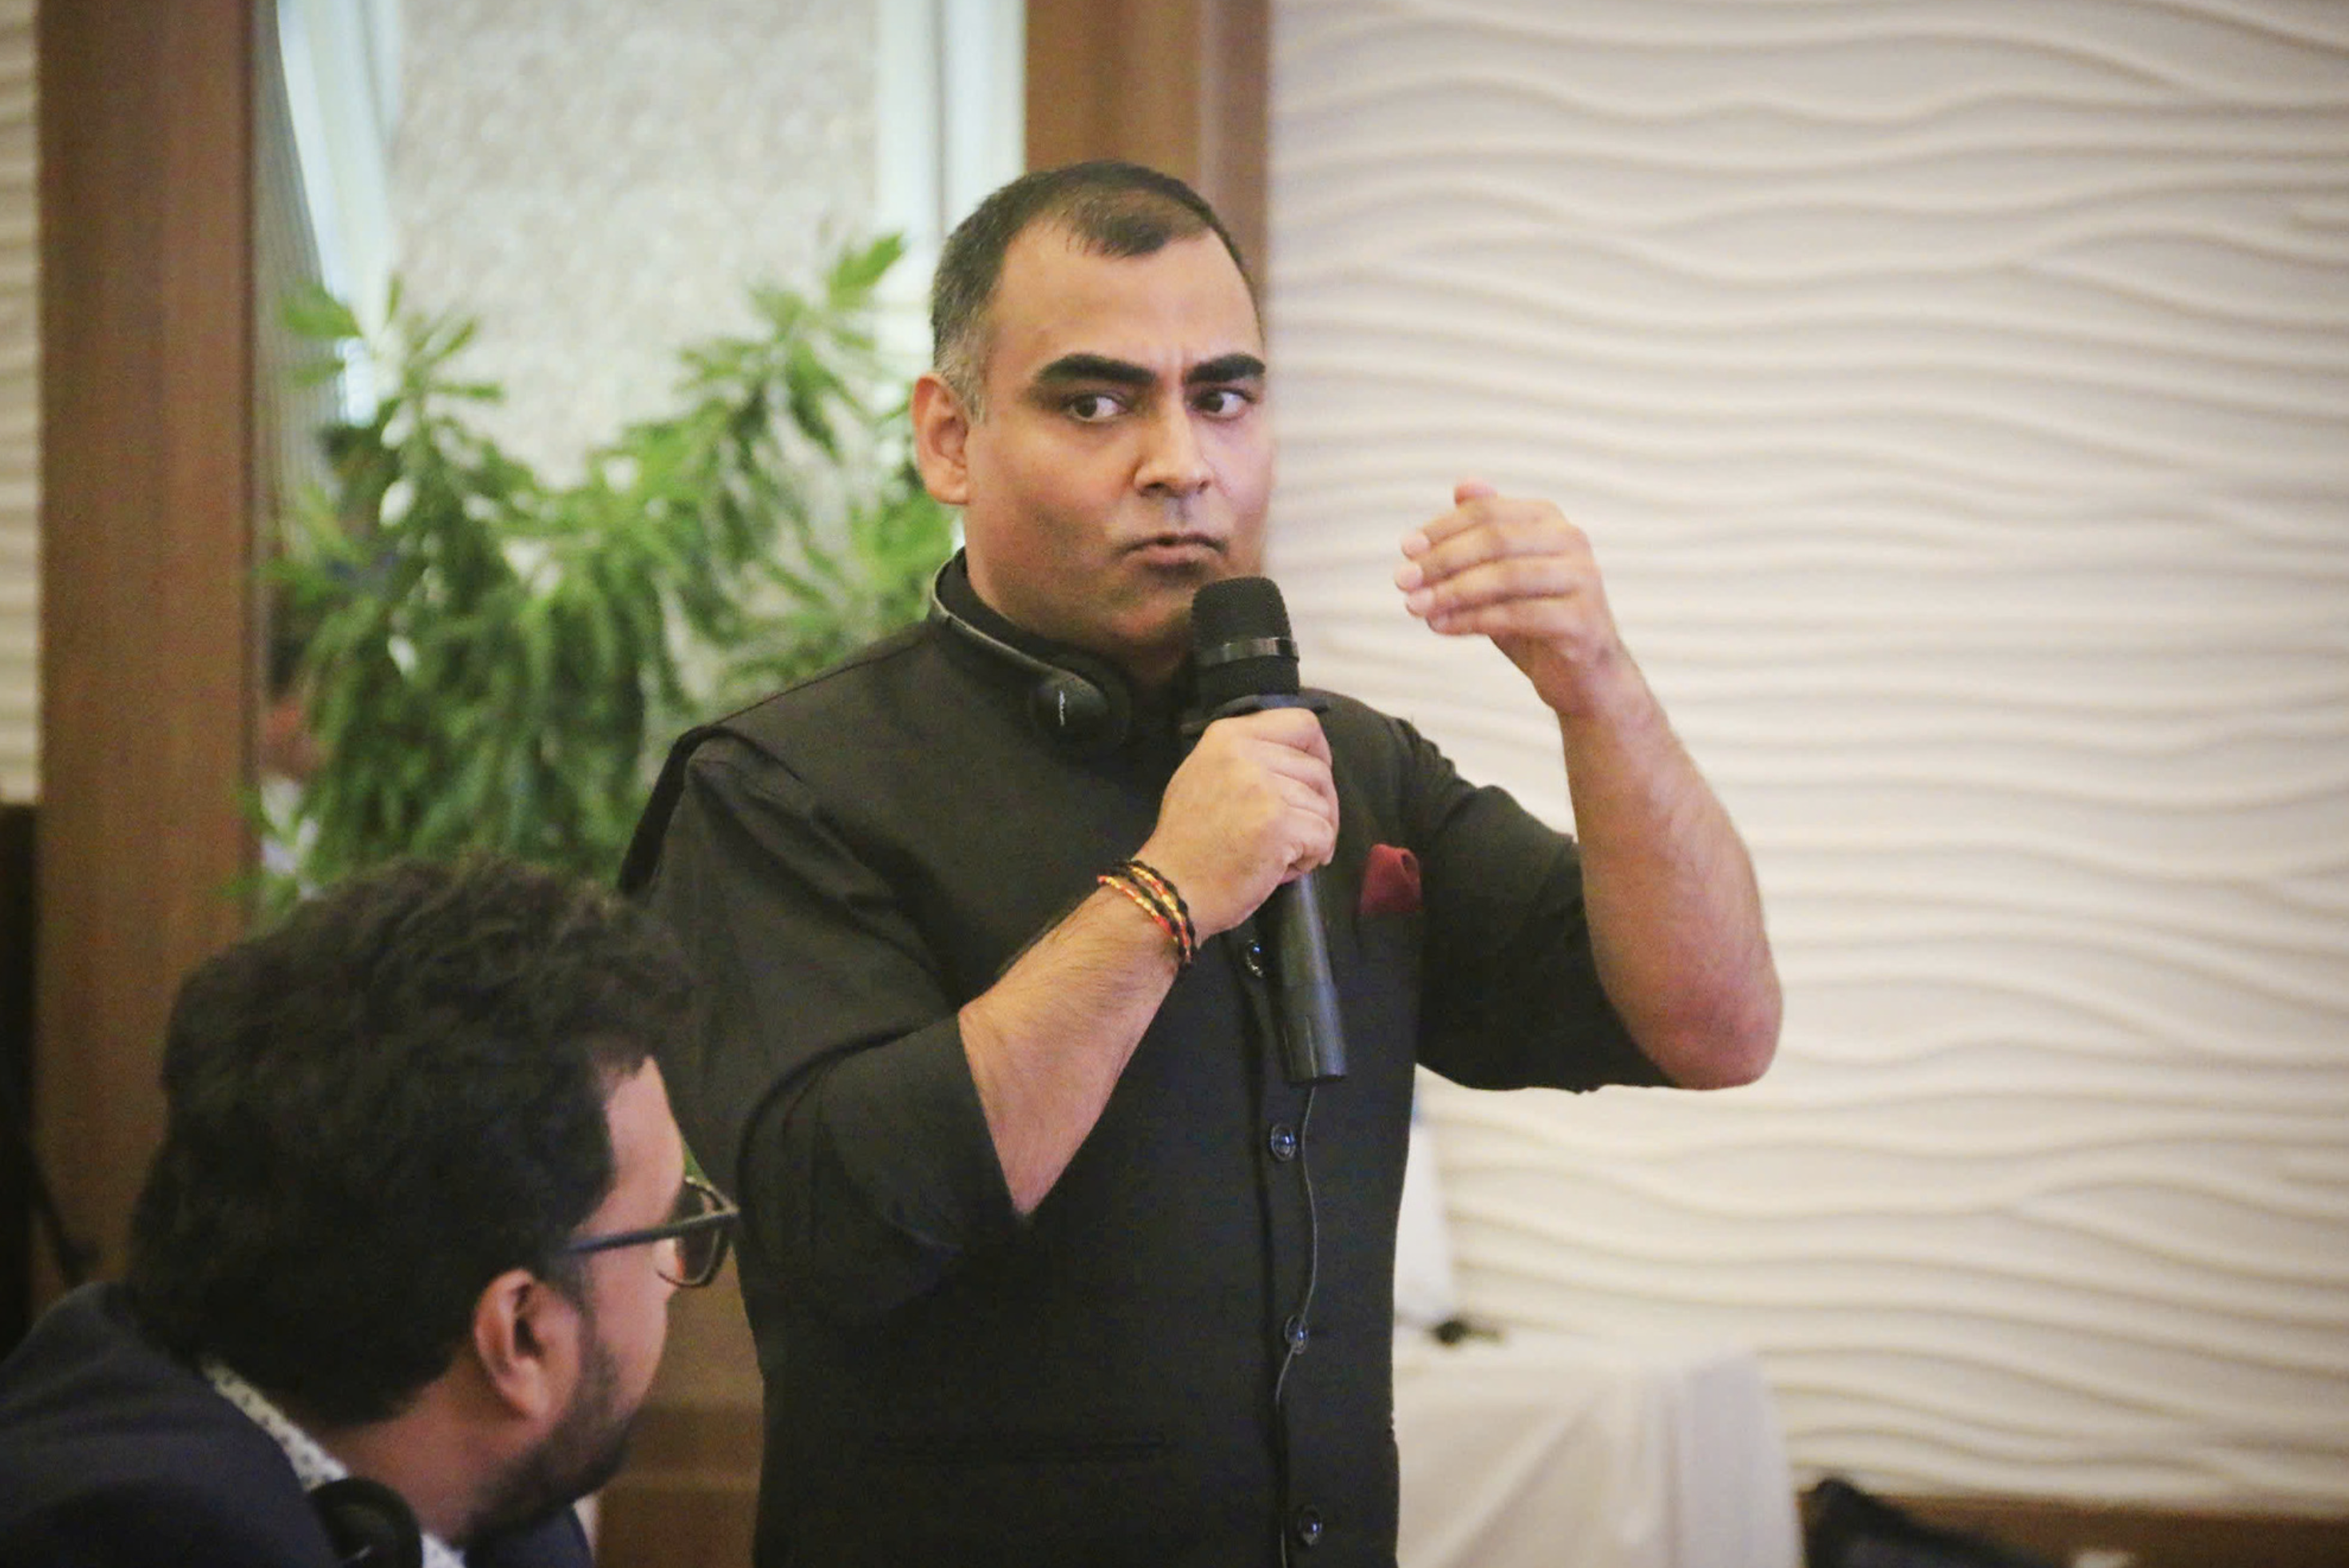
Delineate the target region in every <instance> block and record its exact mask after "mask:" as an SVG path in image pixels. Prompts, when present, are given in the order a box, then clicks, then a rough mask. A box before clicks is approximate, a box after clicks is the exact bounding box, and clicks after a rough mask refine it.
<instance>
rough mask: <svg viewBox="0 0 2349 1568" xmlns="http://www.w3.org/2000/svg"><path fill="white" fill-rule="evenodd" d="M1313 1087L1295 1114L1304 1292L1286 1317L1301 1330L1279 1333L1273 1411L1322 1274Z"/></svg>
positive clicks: (1308, 1325)
mask: <svg viewBox="0 0 2349 1568" xmlns="http://www.w3.org/2000/svg"><path fill="white" fill-rule="evenodd" d="M1315 1087H1316V1086H1315V1085H1312V1084H1308V1085H1306V1086H1305V1109H1304V1110H1303V1111H1302V1112H1301V1113H1299V1116H1298V1118H1297V1174H1298V1175H1299V1177H1301V1178H1302V1179H1303V1180H1304V1182H1305V1295H1304V1298H1303V1299H1302V1300H1300V1301H1299V1302H1298V1304H1297V1312H1296V1315H1294V1316H1292V1317H1291V1318H1290V1319H1289V1320H1288V1321H1289V1323H1291V1324H1294V1325H1296V1326H1297V1327H1298V1328H1299V1330H1301V1331H1302V1332H1300V1333H1299V1334H1298V1335H1297V1336H1295V1337H1294V1338H1291V1337H1290V1336H1288V1334H1286V1333H1284V1334H1283V1335H1282V1336H1281V1338H1282V1339H1283V1340H1284V1341H1286V1342H1287V1344H1288V1354H1286V1355H1284V1356H1283V1357H1281V1358H1280V1371H1279V1374H1278V1376H1276V1377H1274V1378H1273V1380H1272V1408H1273V1410H1274V1412H1275V1413H1276V1414H1278V1411H1279V1409H1280V1394H1281V1390H1282V1389H1283V1388H1284V1387H1287V1386H1288V1368H1289V1365H1290V1363H1292V1362H1294V1361H1295V1360H1296V1359H1297V1358H1298V1357H1299V1356H1300V1355H1302V1354H1304V1351H1305V1345H1306V1341H1307V1340H1309V1339H1310V1338H1311V1337H1312V1333H1313V1318H1312V1314H1313V1290H1314V1286H1315V1285H1316V1284H1319V1282H1320V1278H1321V1213H1320V1210H1319V1207H1318V1206H1317V1205H1316V1204H1315V1202H1314V1201H1313V1154H1312V1149H1313V1146H1312V1144H1311V1143H1310V1142H1309V1140H1308V1139H1307V1137H1306V1134H1307V1133H1308V1132H1309V1130H1310V1129H1311V1128H1312V1126H1313V1090H1314V1088H1315Z"/></svg>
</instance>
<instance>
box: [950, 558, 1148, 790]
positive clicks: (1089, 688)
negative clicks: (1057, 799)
mask: <svg viewBox="0 0 2349 1568" xmlns="http://www.w3.org/2000/svg"><path fill="white" fill-rule="evenodd" d="M961 560H962V557H961V555H960V554H957V555H956V556H955V557H954V558H953V560H950V561H948V562H947V563H946V564H945V565H944V566H941V567H939V568H938V572H937V575H936V576H935V577H933V578H931V579H930V619H931V620H933V621H936V622H937V623H939V624H942V625H944V626H945V627H946V628H947V630H948V631H950V632H953V633H954V634H957V636H960V637H963V638H965V639H967V640H968V641H969V642H970V643H971V644H972V645H974V646H976V647H978V649H980V650H981V651H982V652H984V653H987V654H989V655H993V656H994V657H996V658H999V659H1002V660H1004V661H1005V662H1006V663H1008V664H1011V665H1017V666H1018V667H1019V668H1020V669H1023V670H1026V671H1027V672H1028V673H1029V674H1030V675H1032V676H1038V677H1039V679H1038V680H1037V682H1036V684H1035V685H1034V686H1030V688H1029V690H1028V717H1030V718H1032V719H1034V720H1035V721H1036V727H1037V728H1039V729H1040V730H1042V731H1043V732H1044V733H1045V734H1046V735H1049V736H1050V737H1051V738H1052V739H1053V740H1055V741H1057V742H1058V743H1059V744H1061V745H1062V746H1065V747H1067V748H1069V749H1070V750H1071V751H1073V752H1076V753H1077V754H1078V755H1080V756H1086V757H1097V756H1099V755H1101V754H1102V753H1103V752H1108V751H1114V750H1116V749H1117V748H1118V746H1119V745H1120V743H1122V742H1123V740H1124V739H1125V736H1126V731H1127V730H1129V729H1131V728H1132V727H1133V691H1132V689H1131V688H1129V687H1128V686H1127V685H1126V684H1125V676H1123V674H1122V673H1120V672H1119V670H1118V669H1117V668H1116V667H1115V666H1114V665H1111V664H1110V663H1109V662H1108V661H1107V660H1105V659H1097V658H1094V657H1092V655H1089V654H1082V653H1079V652H1078V651H1077V650H1075V649H1073V648H1055V649H1054V650H1053V658H1054V659H1057V660H1058V661H1060V662H1058V663H1054V662H1052V661H1051V660H1046V659H1040V658H1038V657H1037V656H1036V655H1033V654H1031V653H1029V652H1028V651H1027V650H1026V649H1024V648H1015V647H1013V646H1012V645H1010V644H1009V643H1007V642H1005V641H1004V640H1003V639H1002V638H1000V637H998V636H993V635H991V634H988V633H987V632H986V631H983V630H981V629H980V628H979V627H978V626H974V625H972V624H970V623H969V622H968V621H966V620H964V619H963V618H962V617H961V616H960V615H957V614H955V613H954V612H953V611H952V610H949V609H947V603H946V598H945V596H944V595H943V594H941V593H939V592H938V590H939V587H940V585H942V584H943V583H945V582H946V580H947V573H949V572H952V571H953V570H954V569H955V566H956V563H957V562H960V561H961Z"/></svg>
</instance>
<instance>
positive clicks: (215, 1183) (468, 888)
mask: <svg viewBox="0 0 2349 1568" xmlns="http://www.w3.org/2000/svg"><path fill="white" fill-rule="evenodd" d="M692 1007H693V1000H692V990H691V986H690V984H689V982H688V977H687V974H686V969H685V963H684V960H683V958H682V957H681V956H679V954H678V951H677V949H676V948H675V946H674V945H673V944H671V943H670V942H669V940H668V939H667V936H666V935H665V934H662V933H661V932H660V931H659V930H658V929H657V928H656V927H655V925H654V924H653V923H652V922H651V919H650V917H649V916H647V915H646V914H645V913H642V912H640V911H638V910H636V909H634V908H632V907H631V906H629V905H627V904H626V903H622V902H620V901H619V900H618V899H617V898H616V897H615V896H613V895H611V894H609V893H606V892H602V891H601V890H599V889H596V888H594V887H591V886H589V885H587V884H585V883H583V882H576V881H574V880H573V879H571V878H569V877H566V876H559V875H555V874H553V873H550V872H543V871H539V870H535V869H533V868H530V867H526V866H523V865H520V864H518V863H516V862H514V861H505V860H498V859H481V860H473V861H465V862H462V863H460V864H455V865H436V864H429V863H425V862H421V861H409V862H405V863H402V864H399V865H397V866H393V867H391V868H388V869H387V870H384V871H381V872H375V873H371V874H369V875H367V876H364V877H360V878H357V879H355V880H353V881H351V882H346V883H344V884H343V885H341V886H340V887H338V888H336V889H335V890H333V891H331V892H327V893H326V894H325V895H323V896H321V897H319V898H316V899H315V900H313V901H311V902H309V903H305V904H304V905H302V906H301V907H300V908H298V909H297V910H296V911H295V913H294V914H293V915H292V916H291V918H289V919H288V920H287V921H286V922H285V924H283V925H281V926H279V927H278V928H277V929H275V930H274V931H271V932H268V933H266V934H262V935H259V936H255V937H253V938H251V939H248V940H247V941H244V942H242V943H240V944H237V945H236V946H234V947H233V948H231V949H229V950H228V951H227V952H225V953H222V954H220V955H218V956H217V957H214V958H212V959H211V960H210V961H208V962H206V963H204V964H203V965H200V966H198V967H197V968H196V969H195V970H194V971H193V972H192V973H191V974H190V975H189V976H188V978H187V980H186V981H185V982H184V983H183V984H182V985H181V988H180V994H179V998H178V1000H177V1002H176V1003H175V1004H174V1005H173V1006H172V1010H171V1025H170V1029H169V1033H168V1035H167V1037H166V1040H165V1044H164V1054H163V1095H164V1102H165V1109H166V1122H165V1127H164V1134H163V1147H162V1149H161V1150H160V1152H159V1153H158V1154H157V1155H156V1157H155V1162H154V1165H153V1166H152V1168H151V1169H150V1171H149V1172H148V1177H147V1184H146V1187H145V1189H144V1190H143V1191H141V1193H140V1199H139V1203H138V1207H137V1210H136V1212H135V1213H134V1215H133V1218H132V1222H131V1243H130V1267H129V1286H130V1291H131V1296H132V1300H133V1301H134V1303H135V1304H136V1305H137V1307H138V1309H139V1311H140V1315H141V1316H142V1318H143V1319H144V1320H145V1322H146V1324H147V1326H149V1328H150V1332H152V1333H153V1334H154V1335H155V1336H156V1337H157V1338H158V1340H160V1342H161V1343H163V1344H164V1345H166V1346H170V1347H171V1348H172V1349H174V1350H176V1351H178V1352H179V1353H180V1354H181V1355H183V1356H188V1357H195V1356H197V1355H200V1354H202V1355H212V1356H216V1357H219V1358H220V1359H221V1360H222V1361H223V1362H225V1363H227V1364H228V1365H229V1366H230V1367H233V1368H235V1369H236V1370H237V1371H238V1372H239V1373H241V1374H242V1375H243V1376H244V1377H247V1378H249V1379H251V1380H252V1381H253V1382H254V1384H255V1385H257V1386H258V1387H261V1388H263V1389H264V1390H266V1391H267V1392H268V1393H270V1394H271V1395H272V1396H274V1397H277V1398H283V1399H285V1401H286V1402H288V1403H289V1404H291V1405H293V1406H294V1407H295V1408H297V1409H299V1410H301V1411H303V1412H304V1413H305V1414H306V1415H309V1416H311V1417H314V1418H317V1419H320V1420H323V1421H326V1422H329V1423H334V1424H352V1423H357V1422H363V1421H372V1420H380V1419H383V1418H387V1417H388V1416H391V1415H394V1414H397V1413H398V1411H399V1410H400V1409H401V1408H404V1407H405V1406H406V1404H407V1403H408V1402H409V1399H410V1398H412V1397H413V1396H414V1395H415V1394H416V1392H417V1391H418V1390H419V1389H420V1388H422V1387H424V1386H425V1385H426V1384H428V1383H429V1382H430V1381H431V1380H432V1379H433V1378H435V1377H439V1376H440V1374H441V1373H442V1372H444V1371H446V1370H447V1369H448V1367H449V1365H450V1360H451V1358H452V1357H453V1356H454V1354H455V1352H456V1349H457V1346H459V1345H460V1343H461V1342H462V1340H463V1338H464V1336H465V1335H466V1334H467V1332H468V1331H469V1324H470V1322H471V1316H472V1313H473V1309H474V1306H475V1304H476V1303H477V1302H478V1301H479V1299H480V1296H481V1292H482V1291H483V1290H484V1289H486V1288H487V1287H488V1285H489V1284H490V1282H491V1281H492V1280H493V1279H495V1278H496V1277H497V1276H498V1275H499V1274H503V1273H505V1272H506V1271H507V1270H509V1269H512V1268H518V1267H519V1268H530V1269H533V1270H536V1271H538V1272H540V1273H542V1274H545V1275H546V1277H547V1278H548V1279H549V1280H550V1281H551V1282H553V1283H554V1284H557V1285H559V1286H561V1287H562V1288H564V1289H566V1290H569V1291H573V1292H575V1291H576V1289H577V1277H576V1274H565V1272H564V1260H562V1259H560V1258H559V1256H558V1253H557V1249H558V1248H559V1247H560V1246H561V1244H562V1243H564V1241H565V1240H566V1239H567V1238H569V1237H570V1236H571V1235H572V1233H574V1231H576V1230H577V1228H578V1227H579V1226H580V1225H581V1224H582V1223H583V1222H585V1220H586V1219H587V1217H588V1216H589V1215H590V1214H592V1213H593V1212H595V1209H596V1208H597V1207H598V1206H599V1205H600V1204H601V1203H602V1202H603V1200H604V1198H605V1195H606V1193H607V1192H608V1191H610V1189H611V1186H612V1182H613V1180H614V1174H615V1171H614V1155H613V1150H612V1143H611V1132H610V1128H609V1126H608V1124H607V1122H606V1120H605V1102H606V1101H607V1099H609V1097H610V1095H611V1092H612V1091H613V1089H614V1088H616V1087H617V1086H618V1085H619V1084H620V1083H621V1082H623V1081H624V1080H626V1078H629V1077H630V1076H632V1075H633V1074H634V1073H636V1071H637V1070H638V1069H639V1068H641V1067H642V1066H643V1064H644V1062H645V1060H646V1059H647V1057H648V1056H649V1055H650V1054H651V1052H652V1050H653V1048H654V1047H655V1046H656V1045H657V1044H659V1043H661V1042H663V1041H665V1040H667V1039H669V1038H672V1037H683V1035H684V1034H685V1033H686V1032H687V1031H688V1030H689V1029H690V1027H691V1020H692V1016H693V1015H692Z"/></svg>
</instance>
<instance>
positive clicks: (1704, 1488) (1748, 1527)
mask: <svg viewBox="0 0 2349 1568" xmlns="http://www.w3.org/2000/svg"><path fill="white" fill-rule="evenodd" d="M1395 1443H1396V1446H1397V1448H1398V1449H1400V1451H1401V1455H1402V1539H1401V1542H1400V1548H1399V1552H1398V1556H1399V1558H1400V1561H1401V1564H1402V1568H1797V1565H1798V1564H1799V1563H1801V1561H1802V1544H1801V1532H1800V1529H1799V1526H1798V1524H1797V1522H1796V1519H1795V1493H1794V1482H1793V1479H1792V1476H1791V1474H1790V1472H1789V1471H1788V1469H1787V1465H1786V1450H1785V1439H1784V1438H1783V1436H1782V1435H1781V1434H1780V1432H1779V1429H1778V1418H1777V1415H1776V1412H1775V1409H1774V1408H1772V1406H1771V1403H1770V1392H1769V1388H1768V1387H1767V1385H1765V1384H1764V1382H1763V1379H1762V1369H1761V1367H1760V1365H1759V1364H1758V1363H1757V1362H1756V1361H1755V1360H1754V1357H1753V1355H1752V1354H1751V1353H1750V1352H1748V1351H1745V1350H1743V1349H1740V1348H1738V1347H1736V1346H1724V1345H1718V1344H1710V1343H1703V1342H1693V1341H1687V1340H1665V1339H1650V1340H1620V1339H1604V1340H1600V1339H1583V1338H1575V1337H1568V1336H1561V1335H1542V1334H1530V1333H1525V1332H1521V1331H1515V1330H1513V1331H1511V1332H1510V1333H1509V1334H1508V1336H1506V1338H1504V1339H1502V1340H1500V1341H1497V1342H1495V1341H1491V1340H1485V1339H1471V1340H1468V1341H1466V1342H1464V1343H1463V1344H1460V1345H1454V1346H1445V1345H1440V1344H1438V1343H1436V1342H1435V1341H1434V1340H1433V1339H1432V1338H1430V1337H1429V1336H1427V1335H1426V1334H1424V1333H1423V1332H1419V1331H1411V1332H1406V1333H1399V1334H1398V1335H1397V1336H1396V1337H1395Z"/></svg>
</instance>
